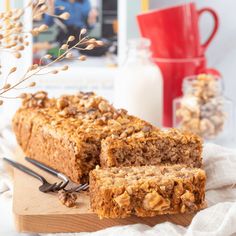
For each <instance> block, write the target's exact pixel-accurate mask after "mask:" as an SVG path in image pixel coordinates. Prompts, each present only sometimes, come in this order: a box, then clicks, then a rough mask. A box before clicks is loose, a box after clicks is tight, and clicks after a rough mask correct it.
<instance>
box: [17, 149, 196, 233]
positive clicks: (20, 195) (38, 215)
mask: <svg viewBox="0 0 236 236" xmlns="http://www.w3.org/2000/svg"><path fill="white" fill-rule="evenodd" d="M19 156H20V157H19V158H18V161H20V162H21V163H23V164H25V165H27V166H28V167H30V168H32V169H34V170H35V171H37V172H38V173H40V174H42V175H43V176H45V177H46V178H47V179H48V180H49V181H50V182H55V181H57V182H59V180H58V179H55V178H54V177H52V176H51V175H49V174H47V173H45V172H44V171H41V170H39V169H38V168H37V167H34V166H33V165H31V164H29V163H27V162H26V161H25V160H24V158H23V154H22V153H21V152H20V155H19ZM39 186H40V182H39V181H38V180H36V179H34V178H32V177H30V176H28V175H26V174H24V173H22V172H20V171H18V170H14V195H13V212H14V215H15V222H16V227H17V230H18V231H19V232H35V233H56V232H93V231H97V230H101V229H105V228H107V227H111V226H118V225H128V224H137V223H142V224H147V225H149V226H154V225H156V224H158V223H162V222H166V221H169V222H173V223H175V224H179V225H182V226H187V225H189V224H190V222H191V220H192V218H193V216H194V215H193V214H191V215H189V214H188V215H187V214H182V215H163V216H157V217H153V218H138V217H135V216H132V217H129V218H125V219H103V220H100V219H99V218H98V217H97V216H96V214H94V213H92V211H91V210H90V208H89V196H88V193H80V194H79V195H78V205H77V206H76V207H74V208H67V207H66V206H64V205H62V204H61V203H60V202H59V200H58V198H57V195H56V194H45V193H41V192H40V191H39V190H38V187H39Z"/></svg>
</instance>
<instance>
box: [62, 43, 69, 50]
mask: <svg viewBox="0 0 236 236" xmlns="http://www.w3.org/2000/svg"><path fill="white" fill-rule="evenodd" d="M68 47H69V45H68V44H62V46H61V47H60V49H61V50H67V49H68Z"/></svg>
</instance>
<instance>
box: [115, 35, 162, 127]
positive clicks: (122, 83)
mask: <svg viewBox="0 0 236 236" xmlns="http://www.w3.org/2000/svg"><path fill="white" fill-rule="evenodd" d="M149 47H150V41H149V40H148V39H144V38H141V39H133V40H130V41H129V43H128V53H127V57H126V60H125V63H124V64H123V65H122V66H121V67H120V68H119V72H118V75H117V77H116V79H115V87H114V88H115V92H114V105H115V107H117V108H124V109H126V110H127V111H128V112H129V113H130V114H131V115H135V116H138V117H140V118H142V119H144V120H146V121H148V122H150V123H152V124H153V125H157V126H160V125H162V107H163V105H162V102H163V97H162V96H163V95H162V94H163V82H162V74H161V72H160V69H159V67H158V66H157V65H156V64H155V63H153V62H152V59H151V52H150V50H149Z"/></svg>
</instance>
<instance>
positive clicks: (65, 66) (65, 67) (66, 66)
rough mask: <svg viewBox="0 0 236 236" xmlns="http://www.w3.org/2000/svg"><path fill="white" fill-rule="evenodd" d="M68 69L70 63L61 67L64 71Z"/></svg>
mask: <svg viewBox="0 0 236 236" xmlns="http://www.w3.org/2000/svg"><path fill="white" fill-rule="evenodd" d="M68 69H69V66H68V65H64V66H63V67H62V68H61V70H62V71H65V70H68Z"/></svg>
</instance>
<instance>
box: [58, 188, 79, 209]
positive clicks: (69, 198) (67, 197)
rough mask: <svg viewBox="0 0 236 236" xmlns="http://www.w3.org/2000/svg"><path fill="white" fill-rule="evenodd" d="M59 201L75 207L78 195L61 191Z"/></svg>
mask: <svg viewBox="0 0 236 236" xmlns="http://www.w3.org/2000/svg"><path fill="white" fill-rule="evenodd" d="M58 199H59V200H60V202H61V203H62V204H63V205H65V206H67V207H73V206H75V204H76V200H77V195H76V194H75V193H69V192H66V191H65V190H60V191H59V192H58Z"/></svg>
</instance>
